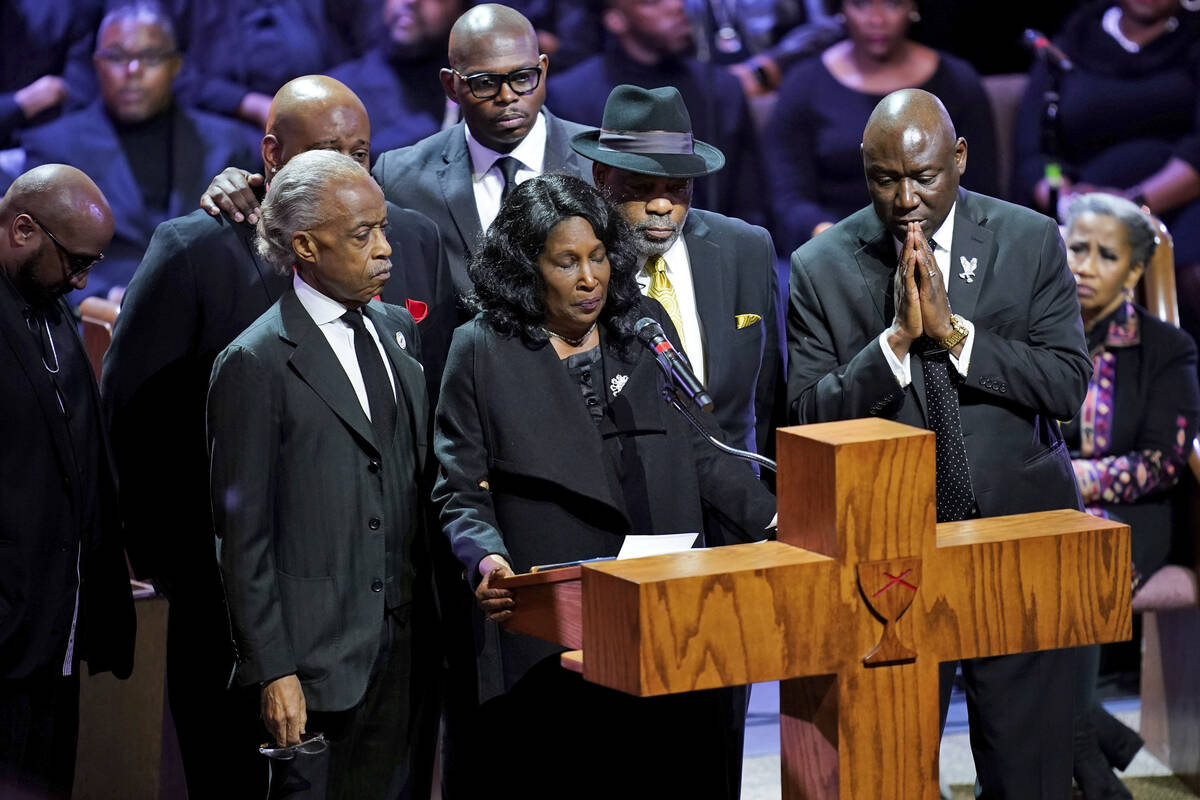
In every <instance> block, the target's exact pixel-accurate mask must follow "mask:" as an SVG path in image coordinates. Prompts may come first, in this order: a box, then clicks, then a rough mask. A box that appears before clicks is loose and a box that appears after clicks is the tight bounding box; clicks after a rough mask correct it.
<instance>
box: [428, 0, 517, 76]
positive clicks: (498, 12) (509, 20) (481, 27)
mask: <svg viewBox="0 0 1200 800" xmlns="http://www.w3.org/2000/svg"><path fill="white" fill-rule="evenodd" d="M513 46H518V47H525V48H528V49H531V50H532V51H533V55H534V57H535V58H536V57H537V54H538V41H537V33H536V32H534V30H533V24H532V23H531V22H530V21H529V20H527V19H525V17H524V16H522V15H521V13H520V12H518V11H515V10H513V9H511V8H509V7H508V6H502V5H497V4H495V3H485V4H484V5H479V6H475V7H473V8H471V9H470V10H469V11H467V13H465V14H463V15H462V16H461V17H459V18H458V20H457V21H456V22H455V23H454V27H452V28H451V29H450V52H449V57H450V66H451V67H453V68H454V69H456V70H458V71H459V72H462V73H464V74H471V73H472V72H475V71H477V70H475V69H474V68H473V67H472V64H474V63H476V62H477V61H479V60H480V59H481V58H486V54H488V53H490V52H494V51H496V50H497V49H507V48H510V47H513Z"/></svg>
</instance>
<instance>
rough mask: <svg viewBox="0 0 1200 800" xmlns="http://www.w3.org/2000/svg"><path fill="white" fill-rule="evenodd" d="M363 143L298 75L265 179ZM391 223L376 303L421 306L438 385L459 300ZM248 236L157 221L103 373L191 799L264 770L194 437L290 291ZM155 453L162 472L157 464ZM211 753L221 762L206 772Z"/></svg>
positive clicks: (276, 115) (332, 92)
mask: <svg viewBox="0 0 1200 800" xmlns="http://www.w3.org/2000/svg"><path fill="white" fill-rule="evenodd" d="M370 139H371V129H370V125H369V121H368V119H367V114H366V110H365V109H364V108H363V107H362V103H360V102H359V100H358V98H357V97H355V96H354V94H353V93H352V92H350V91H349V90H348V89H347V88H346V87H345V86H343V85H342V84H340V83H338V82H337V81H334V80H332V79H330V78H326V77H323V76H306V77H302V78H297V79H296V80H294V81H291V82H289V83H288V84H286V85H285V86H284V87H283V88H282V89H280V90H279V92H278V93H277V94H276V96H275V100H274V103H273V106H272V112H271V118H270V123H269V126H268V130H267V135H266V136H265V137H264V138H263V145H262V156H263V162H264V164H265V167H264V171H265V172H266V174H267V175H274V174H275V173H276V172H278V170H280V169H281V168H282V167H283V165H284V164H286V163H287V161H288V160H289V159H290V158H292V157H293V156H295V155H296V154H297V153H301V152H304V151H305V150H308V149H310V148H312V147H317V146H319V147H322V148H328V149H333V150H336V151H338V152H341V153H344V154H347V155H349V156H351V157H353V158H354V159H355V160H356V161H357V162H358V163H359V164H360V165H361V166H362V168H363V170H364V172H365V170H366V168H367V164H368V158H369V151H370ZM388 220H389V229H388V237H389V239H390V241H391V242H392V243H393V249H394V250H395V251H396V257H395V258H394V261H395V263H396V265H397V269H396V271H395V273H394V275H393V277H392V278H391V279H390V280H389V281H388V283H387V285H386V286H385V287H384V288H383V298H384V299H385V300H387V301H389V302H394V303H397V304H406V303H407V304H408V306H409V308H410V309H412V311H413V313H414V315H422V312H423V316H424V319H423V320H422V321H421V331H422V334H423V337H422V340H423V343H424V344H425V345H427V347H428V349H427V350H425V352H424V359H425V360H424V365H425V368H426V374H427V377H428V382H429V385H430V386H431V387H436V386H437V382H438V381H439V380H440V376H441V364H442V363H443V362H444V360H445V353H446V350H447V349H448V347H449V340H450V331H451V328H452V327H453V322H454V320H455V310H454V304H453V302H450V301H449V300H448V299H442V300H440V301H439V299H438V298H439V297H443V296H444V298H448V297H450V296H452V294H453V290H452V287H451V285H450V279H449V274H448V273H447V271H446V262H445V256H444V254H443V253H442V248H441V243H440V240H439V238H438V232H437V229H436V228H435V227H434V226H433V223H432V222H430V221H429V220H428V219H425V218H424V217H423V216H421V215H420V214H418V213H417V212H415V211H405V210H401V209H399V208H396V207H395V206H389V209H388ZM253 237H254V229H253V227H251V226H249V225H246V224H242V223H235V222H232V221H230V220H228V219H226V218H224V217H212V216H209V215H208V214H207V213H205V212H204V211H201V210H196V211H194V212H193V213H191V214H189V215H187V216H185V217H180V218H178V219H173V220H169V221H167V222H164V223H163V224H162V225H160V226H159V228H158V230H157V231H156V232H155V234H154V238H153V239H152V240H151V243H150V247H149V249H148V250H147V252H146V257H145V259H144V260H143V261H142V264H141V266H140V267H139V268H138V271H137V274H136V275H135V276H134V279H133V281H132V282H131V283H130V285H129V289H128V291H127V292H126V294H125V300H124V305H123V306H122V309H121V315H120V317H118V319H117V324H116V328H115V330H114V335H113V343H112V347H111V348H110V349H109V351H108V353H107V355H106V357H105V361H104V376H103V379H102V392H101V394H102V395H103V397H104V401H105V405H106V407H107V410H108V413H109V416H110V419H111V424H112V434H113V449H114V452H115V453H116V457H117V463H118V465H119V466H120V468H121V475H122V480H121V496H122V500H123V501H124V502H123V511H124V513H125V519H126V530H127V533H128V535H129V538H130V547H129V550H130V559H131V560H132V562H133V564H134V567H135V569H136V570H137V572H138V574H139V575H140V576H143V577H148V578H153V579H154V581H155V583H156V584H157V585H158V586H159V587H160V589H161V590H162V591H164V592H165V593H166V594H167V596H168V597H169V598H170V603H171V605H170V617H169V622H168V637H167V674H168V676H169V678H170V680H169V682H168V687H169V689H168V691H169V695H170V701H171V710H172V715H173V716H174V720H175V727H176V730H177V732H178V734H179V743H180V750H181V753H182V755H183V763H184V772H185V775H186V778H187V782H188V787H189V790H190V792H191V793H192V794H193V795H199V796H215V795H219V794H221V793H222V792H225V791H229V790H230V788H231V787H244V788H245V787H252V786H255V785H264V784H265V781H266V763H265V760H264V759H262V758H261V757H260V756H259V755H258V754H257V753H256V752H255V750H254V747H255V745H257V744H258V743H259V742H260V741H261V732H260V726H259V725H258V722H257V715H258V710H257V709H258V702H257V697H255V696H253V695H254V694H256V693H253V692H251V693H248V692H246V691H244V690H243V691H241V692H238V691H232V692H230V691H226V684H227V682H228V677H229V668H230V664H231V663H232V660H233V658H232V655H231V654H230V652H229V644H228V642H229V627H228V623H227V621H226V613H225V609H224V600H223V598H222V595H221V586H220V576H219V575H218V572H217V566H216V557H215V555H214V551H213V535H212V512H211V509H210V505H209V498H208V490H207V486H208V454H207V451H206V449H205V444H204V398H205V395H206V393H207V389H208V378H209V375H210V373H211V372H212V364H213V360H214V359H215V358H216V355H217V353H219V352H220V351H221V350H222V349H223V348H224V347H225V346H227V345H228V344H229V343H230V342H231V341H233V338H234V337H235V336H237V335H238V334H239V333H241V332H242V331H243V330H244V329H245V328H246V327H247V326H248V325H249V324H250V323H251V322H253V321H254V320H255V319H256V318H258V316H259V315H261V314H262V313H263V312H264V311H265V310H266V309H267V308H268V307H269V306H270V305H271V303H273V302H274V301H275V300H277V299H278V298H279V297H280V295H282V294H283V293H284V292H285V291H286V290H287V288H288V286H289V278H288V276H284V275H279V274H277V273H276V272H274V271H273V270H272V269H270V267H269V266H268V265H267V264H265V263H264V262H263V261H262V259H261V258H259V257H258V256H257V255H256V254H255V253H254V250H253ZM439 354H440V355H439ZM164 453H168V454H170V458H171V460H172V465H173V468H172V469H171V470H164V469H163V468H162V458H163V454H164ZM164 520H172V521H173V522H172V524H171V525H170V526H164V524H163V522H164ZM214 757H219V759H220V761H221V763H222V764H223V765H224V766H223V768H222V769H220V770H214V769H212V763H213V759H214ZM246 790H249V789H248V788H247V789H246Z"/></svg>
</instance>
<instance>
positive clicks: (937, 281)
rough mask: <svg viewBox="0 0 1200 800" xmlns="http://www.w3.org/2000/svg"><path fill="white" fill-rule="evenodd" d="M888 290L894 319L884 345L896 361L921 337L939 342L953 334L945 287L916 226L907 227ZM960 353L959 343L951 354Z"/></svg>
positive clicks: (927, 245) (922, 235)
mask: <svg viewBox="0 0 1200 800" xmlns="http://www.w3.org/2000/svg"><path fill="white" fill-rule="evenodd" d="M892 286H893V291H894V294H895V305H896V316H895V318H894V319H893V320H892V327H891V328H889V329H888V334H887V341H888V346H889V347H891V348H892V352H893V353H895V354H896V358H898V359H900V360H904V357H905V356H906V355H908V351H909V348H910V347H911V346H912V343H913V342H915V341H916V340H917V339H918V338H919V337H920V336H921V335H922V334H924V335H925V336H928V337H929V338H930V339H933V340H934V341H937V342H940V341H941V340H942V339H945V338H946V337H948V336H950V335H951V334H952V333H953V332H954V326H953V324H952V323H951V320H950V317H951V311H950V300H949V298H948V297H947V296H946V283H945V281H944V280H943V279H942V274H941V272H940V271H939V270H938V265H937V261H936V260H935V259H934V257H933V248H932V247H930V246H929V242H928V240H926V239H925V233H924V232H923V231H922V230H921V225H920V224H919V223H916V222H910V223H908V232H907V233H906V234H905V240H904V249H903V250H902V251H901V252H900V263H899V266H898V267H897V269H896V275H895V278H894V279H893V283H892ZM961 351H962V344H961V343H959V344H958V345H955V347H954V349H953V350H952V351H951V352H953V353H954V354H955V355H958V354H959V353H960V352H961Z"/></svg>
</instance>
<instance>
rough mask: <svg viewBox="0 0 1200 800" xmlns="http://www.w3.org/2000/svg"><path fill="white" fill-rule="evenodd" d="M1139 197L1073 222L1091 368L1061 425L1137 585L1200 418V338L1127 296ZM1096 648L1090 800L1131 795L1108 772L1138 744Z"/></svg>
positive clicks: (1093, 201)
mask: <svg viewBox="0 0 1200 800" xmlns="http://www.w3.org/2000/svg"><path fill="white" fill-rule="evenodd" d="M1154 237H1155V234H1154V226H1153V225H1152V224H1151V221H1150V220H1149V219H1148V218H1147V216H1146V215H1145V214H1144V213H1143V212H1142V211H1140V210H1139V209H1138V208H1137V207H1136V206H1135V205H1133V203H1131V202H1129V201H1128V200H1124V199H1122V198H1119V197H1114V196H1112V195H1108V194H1085V195H1080V196H1079V197H1077V198H1076V199H1075V201H1074V202H1073V203H1072V204H1071V209H1070V216H1069V219H1068V222H1067V263H1068V265H1070V267H1071V271H1072V272H1073V273H1074V274H1075V281H1076V283H1077V289H1076V292H1077V294H1078V297H1079V305H1080V308H1081V309H1082V312H1083V327H1084V332H1085V333H1086V335H1087V341H1088V349H1089V350H1090V351H1091V355H1092V364H1093V365H1094V371H1093V373H1092V378H1091V381H1090V382H1089V383H1088V393H1087V399H1086V400H1085V401H1084V404H1083V408H1082V409H1081V410H1080V412H1079V414H1078V416H1076V418H1075V419H1073V420H1072V421H1071V422H1069V423H1067V424H1066V425H1065V426H1064V428H1063V434H1064V437H1065V439H1066V442H1067V445H1068V446H1069V447H1070V448H1071V456H1072V464H1073V466H1074V467H1075V479H1076V482H1077V483H1078V484H1079V492H1080V494H1081V495H1082V497H1083V502H1084V503H1085V504H1086V506H1087V510H1088V512H1090V513H1092V514H1096V515H1097V516H1101V517H1108V518H1111V519H1116V520H1120V521H1121V522H1126V523H1128V524H1129V526H1130V528H1131V529H1132V545H1133V576H1134V577H1133V580H1134V592H1135V593H1136V591H1137V589H1138V588H1139V587H1140V586H1141V585H1142V584H1143V583H1144V582H1145V581H1146V579H1147V578H1149V577H1150V576H1151V575H1152V574H1154V572H1155V571H1156V570H1158V569H1159V568H1160V567H1162V566H1163V565H1164V564H1166V563H1167V555H1168V551H1169V550H1170V545H1171V534H1172V531H1173V530H1174V527H1175V525H1174V521H1173V519H1172V513H1171V512H1172V497H1171V492H1170V489H1171V488H1172V487H1174V486H1175V484H1176V482H1177V481H1178V480H1179V474H1180V472H1181V471H1183V470H1186V469H1187V457H1188V453H1189V452H1190V450H1191V443H1192V439H1193V438H1194V437H1195V435H1196V420H1197V417H1198V416H1200V388H1197V381H1196V345H1195V343H1194V342H1193V341H1192V338H1191V337H1190V336H1188V335H1187V334H1186V333H1184V332H1183V331H1180V330H1179V329H1177V328H1175V327H1174V326H1172V325H1169V324H1168V323H1166V322H1163V321H1162V320H1160V319H1158V318H1157V317H1155V316H1154V315H1153V314H1151V313H1149V312H1148V311H1146V310H1145V309H1144V308H1141V307H1140V306H1135V305H1134V304H1133V303H1132V302H1131V301H1130V299H1129V297H1130V294H1131V293H1132V290H1133V287H1134V286H1135V285H1136V284H1137V282H1138V280H1139V279H1140V278H1141V277H1142V272H1143V271H1144V270H1145V268H1146V265H1147V264H1148V263H1149V262H1150V257H1151V256H1152V255H1153V254H1154V247H1155V238H1154ZM1099 652H1100V648H1099V646H1093V647H1087V648H1083V653H1084V654H1085V659H1084V665H1083V670H1084V671H1083V673H1082V674H1081V676H1080V680H1079V682H1078V684H1077V686H1078V690H1079V693H1080V696H1079V702H1078V703H1077V709H1083V711H1079V710H1077V712H1076V723H1075V780H1076V782H1077V783H1078V784H1079V786H1080V788H1081V789H1083V792H1084V794H1086V795H1087V797H1088V798H1089V800H1093V799H1095V800H1102V799H1103V798H1117V797H1125V798H1128V797H1129V796H1130V795H1129V793H1128V791H1127V790H1126V789H1125V788H1124V787H1123V786H1122V785H1121V783H1120V781H1118V780H1117V779H1116V777H1115V776H1114V775H1113V773H1112V767H1117V768H1118V769H1124V768H1125V767H1127V766H1128V765H1129V761H1130V760H1131V759H1132V758H1133V755H1134V753H1136V752H1137V750H1138V748H1139V747H1141V739H1139V738H1138V736H1137V734H1135V733H1134V732H1133V731H1131V730H1129V729H1128V728H1126V727H1125V726H1124V725H1122V724H1121V723H1120V722H1118V721H1117V720H1115V719H1114V718H1112V717H1111V716H1109V715H1108V713H1107V712H1106V711H1104V709H1103V708H1102V707H1101V705H1100V703H1099V702H1098V701H1097V699H1096V693H1095V690H1096V676H1097V671H1098V667H1099Z"/></svg>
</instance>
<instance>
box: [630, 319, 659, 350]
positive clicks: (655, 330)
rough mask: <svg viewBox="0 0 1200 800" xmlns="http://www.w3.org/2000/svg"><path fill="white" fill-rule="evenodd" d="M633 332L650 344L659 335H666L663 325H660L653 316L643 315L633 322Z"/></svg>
mask: <svg viewBox="0 0 1200 800" xmlns="http://www.w3.org/2000/svg"><path fill="white" fill-rule="evenodd" d="M633 332H634V333H635V334H636V335H637V337H638V338H639V339H641V340H642V342H644V343H646V344H649V343H650V342H651V341H653V340H654V339H655V338H657V337H659V336H662V337H664V338H665V337H666V334H665V333H663V329H662V325H659V324H658V322H657V321H655V320H654V318H653V317H642V318H641V319H639V320H638V321H637V322H635V323H633Z"/></svg>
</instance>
